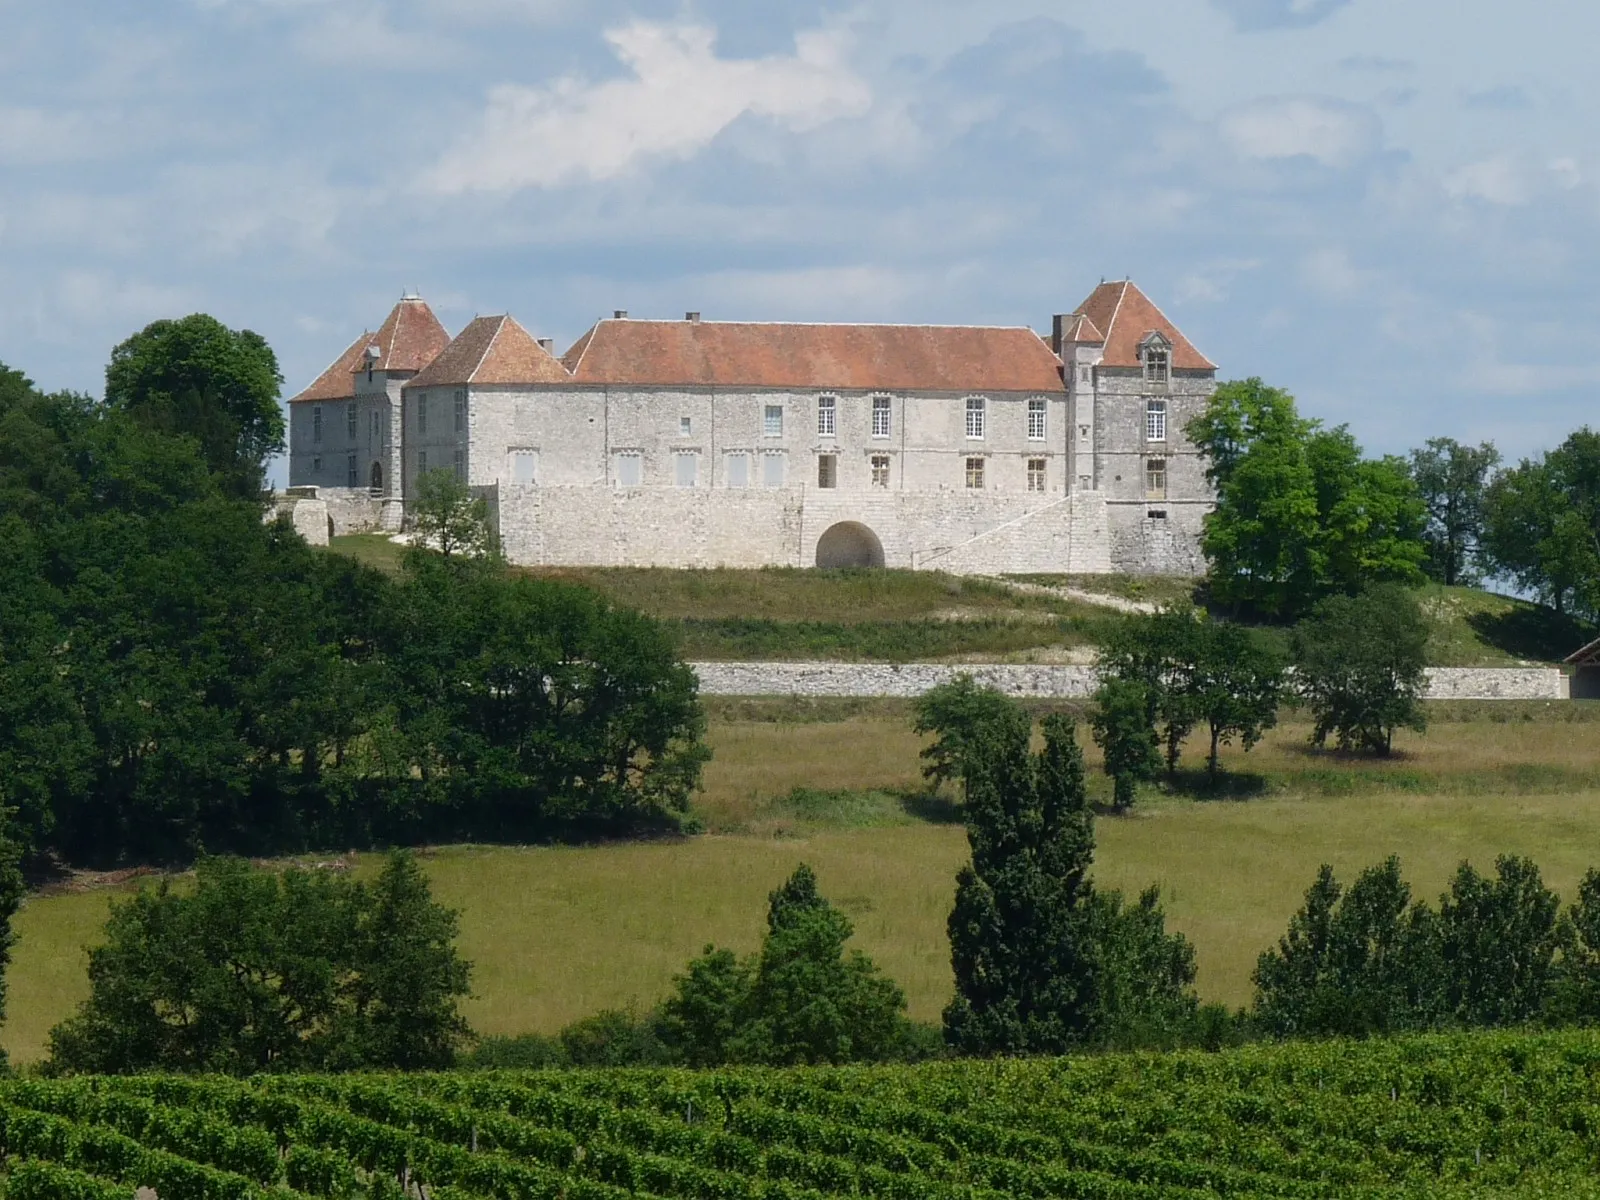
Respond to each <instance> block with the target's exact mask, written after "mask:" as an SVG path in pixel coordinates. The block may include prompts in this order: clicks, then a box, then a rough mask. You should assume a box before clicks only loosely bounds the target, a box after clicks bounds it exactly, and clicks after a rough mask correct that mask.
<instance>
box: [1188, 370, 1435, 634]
mask: <svg viewBox="0 0 1600 1200" xmlns="http://www.w3.org/2000/svg"><path fill="white" fill-rule="evenodd" d="M1186 432H1187V434H1188V436H1189V438H1190V439H1191V440H1192V441H1193V442H1194V443H1195V445H1196V446H1197V447H1199V449H1200V451H1201V452H1202V453H1203V454H1205V455H1206V457H1207V459H1208V465H1207V468H1206V476H1207V478H1208V479H1209V480H1210V481H1211V483H1212V486H1213V487H1215V488H1216V491H1217V505H1216V508H1215V510H1214V511H1213V512H1212V513H1211V514H1209V515H1208V516H1207V518H1206V526H1205V533H1204V536H1203V538H1202V543H1201V544H1202V548H1203V549H1204V551H1205V554H1206V557H1207V559H1208V560H1209V561H1210V563H1211V590H1212V594H1213V595H1214V596H1215V597H1216V599H1217V600H1219V601H1220V602H1222V603H1224V604H1230V605H1233V606H1235V607H1244V608H1250V609H1254V610H1256V611H1259V612H1261V613H1264V614H1267V615H1271V616H1294V615H1297V614H1298V613H1300V612H1302V611H1304V610H1305V608H1306V607H1308V606H1309V605H1310V604H1311V603H1313V602H1314V601H1315V600H1317V599H1318V598H1320V597H1322V596H1325V595H1328V594H1330V593H1332V592H1339V591H1344V592H1354V591H1357V590H1359V589H1361V588H1362V587H1364V586H1366V585H1368V584H1370V583H1373V582H1378V581H1383V580H1400V581H1411V580H1415V579H1418V578H1420V570H1419V567H1420V564H1421V562H1422V560H1423V558H1424V556H1425V553H1426V551H1425V548H1424V546H1423V543H1422V528H1423V522H1424V515H1425V514H1424V509H1423V506H1422V503H1421V500H1420V499H1419V498H1418V496H1417V494H1416V489H1415V487H1414V485H1413V484H1412V482H1411V479H1410V476H1409V473H1408V472H1407V470H1406V467H1405V464H1404V463H1403V462H1401V461H1400V460H1398V459H1392V458H1386V459H1378V460H1364V459H1363V458H1362V457H1361V448H1360V447H1359V446H1358V445H1357V444H1356V442H1355V440H1354V439H1353V438H1352V437H1351V436H1350V434H1349V432H1348V431H1347V430H1346V429H1345V428H1344V427H1343V426H1340V427H1338V428H1335V429H1323V428H1322V427H1321V425H1320V424H1319V423H1318V422H1316V421H1310V420H1306V419H1303V418H1302V417H1301V416H1300V415H1299V413H1298V412H1297V411H1296V408H1295V403H1294V398H1293V397H1292V396H1290V395H1289V394H1288V393H1287V392H1285V391H1282V390H1281V389H1278V388H1273V387H1268V386H1267V385H1266V384H1264V383H1262V381H1261V380H1259V379H1247V380H1244V381H1242V382H1235V383H1225V384H1223V385H1221V386H1220V387H1218V388H1217V390H1216V392H1215V393H1214V394H1213V396H1212V398H1211V400H1210V401H1209V403H1208V405H1207V408H1206V411H1205V412H1204V413H1202V414H1201V415H1200V416H1199V417H1196V418H1195V419H1194V420H1193V421H1191V422H1190V423H1189V425H1188V427H1187V429H1186Z"/></svg>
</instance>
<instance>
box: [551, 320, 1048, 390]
mask: <svg viewBox="0 0 1600 1200" xmlns="http://www.w3.org/2000/svg"><path fill="white" fill-rule="evenodd" d="M562 362H563V363H565V364H566V366H567V369H568V370H570V371H571V372H572V374H573V377H574V379H575V380H576V381H577V382H579V383H603V384H624V385H625V384H638V385H651V384H655V385H660V386H719V387H758V388H759V387H769V388H786V387H794V388H808V389H809V388H839V389H851V390H854V389H860V390H872V389H875V388H885V389H891V390H895V391H951V392H968V391H997V392H1009V391H1016V392H1040V391H1059V390H1060V389H1061V387H1062V383H1061V360H1060V359H1058V358H1057V357H1056V355H1055V353H1054V352H1053V351H1052V350H1051V349H1050V347H1049V346H1048V345H1047V344H1046V343H1045V341H1044V339H1042V338H1041V337H1039V335H1038V334H1036V333H1034V332H1033V330H1031V329H1025V328H994V327H979V326H951V325H801V324H778V323H773V324H757V323H749V322H735V321H636V320H626V319H623V320H607V321H601V322H600V323H599V324H597V325H595V326H594V328H592V329H591V330H589V332H588V333H586V334H584V335H583V337H582V338H580V339H579V341H578V342H577V344H576V345H574V346H573V347H572V349H570V350H568V351H567V353H566V355H565V356H564V357H563V359H562Z"/></svg>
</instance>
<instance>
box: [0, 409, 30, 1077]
mask: <svg viewBox="0 0 1600 1200" xmlns="http://www.w3.org/2000/svg"><path fill="white" fill-rule="evenodd" d="M3 386H4V384H3V381H0V387H3ZM20 859H21V848H20V847H19V846H18V845H17V843H16V842H14V841H13V840H12V839H11V838H10V836H9V835H7V836H4V837H0V1021H3V1020H4V1019H5V1015H6V993H7V989H6V975H7V973H8V972H9V971H10V968H11V951H12V948H13V947H15V946H16V944H17V935H16V933H15V932H14V931H13V930H12V928H11V922H12V921H13V920H14V919H15V918H16V915H17V910H18V909H20V908H21V907H22V900H23V897H24V896H25V895H26V894H27V887H26V885H25V884H24V883H23V879H22V870H21V867H20V866H19V862H20ZM5 1064H6V1057H5V1052H4V1051H3V1050H0V1069H4V1067H5Z"/></svg>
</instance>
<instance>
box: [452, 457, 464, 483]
mask: <svg viewBox="0 0 1600 1200" xmlns="http://www.w3.org/2000/svg"><path fill="white" fill-rule="evenodd" d="M451 465H452V466H453V467H455V470H456V482H457V483H465V482H466V481H467V452H466V451H465V450H457V451H456V452H455V455H454V456H453V458H452V461H451Z"/></svg>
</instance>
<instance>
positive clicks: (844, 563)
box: [817, 521, 883, 567]
mask: <svg viewBox="0 0 1600 1200" xmlns="http://www.w3.org/2000/svg"><path fill="white" fill-rule="evenodd" d="M817 566H819V567H881V566H883V543H882V542H880V541H879V540H878V535H877V534H875V533H873V532H872V530H870V529H868V528H867V527H866V526H865V525H863V524H861V523H860V522H859V521H840V522H839V523H838V524H837V525H831V526H829V527H828V529H827V531H826V532H825V533H823V535H822V536H821V537H820V538H818V539H817Z"/></svg>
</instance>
